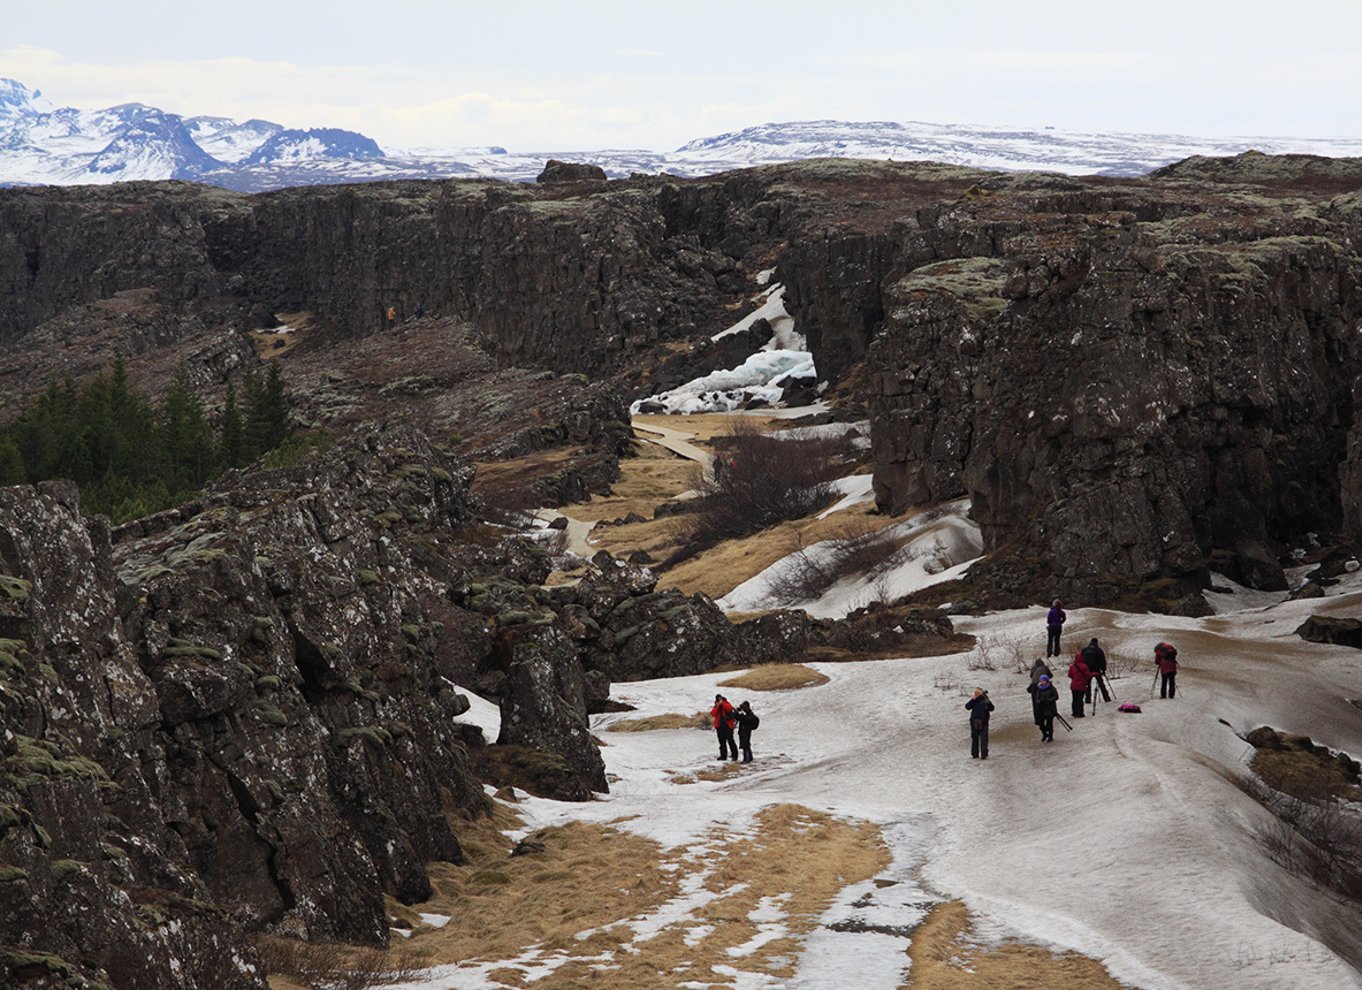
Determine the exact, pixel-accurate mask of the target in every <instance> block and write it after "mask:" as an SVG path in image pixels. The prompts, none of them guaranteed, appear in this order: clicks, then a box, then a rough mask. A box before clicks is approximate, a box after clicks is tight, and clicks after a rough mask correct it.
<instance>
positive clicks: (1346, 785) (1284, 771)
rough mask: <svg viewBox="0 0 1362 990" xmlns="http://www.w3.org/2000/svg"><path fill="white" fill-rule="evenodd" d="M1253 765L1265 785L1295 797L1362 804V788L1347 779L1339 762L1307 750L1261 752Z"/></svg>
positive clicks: (1267, 750)
mask: <svg viewBox="0 0 1362 990" xmlns="http://www.w3.org/2000/svg"><path fill="white" fill-rule="evenodd" d="M1251 766H1252V768H1253V772H1254V773H1256V774H1257V775H1258V776H1259V777H1261V778H1262V779H1263V781H1264V782H1265V783H1266V784H1268V785H1269V786H1271V787H1274V788H1276V789H1277V790H1279V791H1281V792H1282V793H1284V794H1290V795H1291V796H1292V797H1298V798H1303V799H1305V800H1307V801H1309V800H1317V799H1319V798H1324V797H1339V798H1343V799H1344V800H1345V801H1362V787H1359V786H1358V785H1357V784H1354V783H1353V782H1352V781H1351V780H1349V779H1348V777H1347V775H1346V774H1344V772H1343V769H1342V767H1340V766H1339V765H1338V762H1337V760H1334V759H1332V758H1329V757H1323V756H1317V755H1316V754H1315V753H1312V752H1309V751H1308V750H1301V749H1260V750H1258V751H1257V752H1256V753H1254V754H1253V762H1252V764H1251Z"/></svg>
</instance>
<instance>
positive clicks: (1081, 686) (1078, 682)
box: [1069, 653, 1096, 718]
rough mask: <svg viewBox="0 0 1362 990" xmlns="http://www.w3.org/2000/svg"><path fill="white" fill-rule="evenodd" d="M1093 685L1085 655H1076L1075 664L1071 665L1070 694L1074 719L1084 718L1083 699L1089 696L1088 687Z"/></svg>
mask: <svg viewBox="0 0 1362 990" xmlns="http://www.w3.org/2000/svg"><path fill="white" fill-rule="evenodd" d="M1091 683H1092V671H1091V670H1090V669H1089V668H1088V665H1087V664H1086V663H1084V662H1083V654H1082V653H1075V654H1074V662H1073V663H1071V664H1069V693H1070V694H1071V695H1073V716H1074V718H1082V717H1083V699H1084V698H1086V697H1087V696H1088V685H1089V684H1091ZM1094 711H1096V709H1094Z"/></svg>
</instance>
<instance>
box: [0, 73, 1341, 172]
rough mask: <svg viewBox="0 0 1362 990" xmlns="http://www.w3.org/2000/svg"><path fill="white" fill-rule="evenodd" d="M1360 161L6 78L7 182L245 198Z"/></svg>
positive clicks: (1103, 139)
mask: <svg viewBox="0 0 1362 990" xmlns="http://www.w3.org/2000/svg"><path fill="white" fill-rule="evenodd" d="M1250 150H1256V151H1261V152H1264V153H1266V154H1292V153H1296V154H1316V155H1328V156H1336V157H1348V156H1362V139H1308V138H1278V137H1257V136H1246V137H1234V138H1199V137H1189V136H1186V135H1176V134H1118V133H1082V132H1072V131H1061V130H1056V129H1053V128H1049V127H1041V128H1038V129H1018V128H1008V127H987V126H968V125H956V124H932V123H921V122H892V121H863V122H848V121H836V120H814V121H793V122H786V123H767V124H761V125H759V126H755V127H748V128H746V129H744V130H739V131H732V132H729V133H726V134H718V135H714V136H712V137H706V138H700V139H697V140H694V141H690V142H688V143H687V144H684V145H682V146H681V147H680V148H677V149H676V150H674V151H651V150H640V149H597V150H576V151H573V150H562V149H547V150H528V151H507V150H506V149H505V148H501V147H495V146H492V147H479V148H444V147H433V146H428V147H412V148H406V149H393V148H389V149H386V150H384V149H382V148H380V147H379V145H378V144H377V143H376V142H375V141H374V140H373V139H371V138H368V137H366V136H364V135H363V134H358V133H355V132H353V131H344V130H339V129H336V128H306V129H294V128H286V127H284V126H283V125H281V124H277V123H272V122H270V121H266V120H256V119H252V120H247V121H237V120H233V119H230V118H226V117H213V116H193V117H183V116H180V115H178V114H173V113H168V112H166V111H163V110H159V109H157V108H155V107H148V106H144V105H142V104H140V103H127V104H121V105H119V106H115V107H109V108H107V109H103V110H77V109H75V108H72V107H60V108H59V107H56V106H55V105H53V104H52V103H51V102H50V101H48V100H46V99H44V98H43V97H42V95H41V93H40V92H39V91H38V90H33V89H30V88H28V87H27V86H25V85H24V84H22V83H20V82H17V81H15V80H12V79H0V186H3V185H90V184H106V183H111V182H126V181H134V180H159V179H187V180H192V181H196V182H204V183H208V184H211V185H218V186H223V187H225V188H228V189H236V190H240V191H244V192H253V191H259V190H265V189H276V188H282V187H286V186H299V185H313V184H328V183H342V182H374V181H381V180H386V179H444V178H460V177H462V178H475V177H485V178H496V179H504V180H508V181H514V182H530V181H533V180H534V178H535V177H536V176H537V175H538V174H539V172H540V170H541V169H542V168H543V166H544V162H545V161H546V160H547V159H550V158H557V159H563V160H569V161H589V162H592V163H594V164H597V165H600V166H601V167H602V168H603V169H604V170H605V173H606V175H607V176H609V177H610V178H624V177H627V176H629V175H631V174H634V173H643V174H671V175H677V176H683V177H685V176H699V175H711V174H714V173H718V172H726V171H730V170H733V169H739V168H749V167H752V166H757V165H770V164H777V163H780V162H788V161H796V160H800V159H807V158H863V159H879V160H885V159H888V160H895V161H905V160H930V161H937V162H944V163H947V164H952V165H968V166H974V167H978V168H990V169H1001V170H1005V171H1052V172H1064V173H1068V174H1072V175H1110V176H1131V175H1142V174H1144V173H1146V172H1149V171H1151V170H1152V169H1155V168H1158V167H1159V166H1161V165H1167V164H1169V163H1170V162H1175V161H1179V160H1181V159H1183V158H1187V157H1190V156H1193V155H1209V156H1219V155H1236V154H1240V153H1242V152H1245V151H1250Z"/></svg>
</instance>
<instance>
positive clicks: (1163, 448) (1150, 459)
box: [0, 154, 1362, 608]
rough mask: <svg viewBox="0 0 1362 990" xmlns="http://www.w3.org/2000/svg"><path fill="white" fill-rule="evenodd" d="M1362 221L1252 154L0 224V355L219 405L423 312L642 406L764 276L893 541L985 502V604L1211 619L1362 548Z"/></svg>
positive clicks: (786, 176) (209, 200)
mask: <svg viewBox="0 0 1362 990" xmlns="http://www.w3.org/2000/svg"><path fill="white" fill-rule="evenodd" d="M1359 187H1362V175H1359V174H1358V172H1357V169H1356V167H1355V165H1354V164H1353V163H1349V162H1328V161H1323V160H1320V159H1312V158H1308V157H1304V156H1292V157H1287V158H1282V159H1272V158H1267V157H1266V156H1262V155H1254V154H1248V155H1244V156H1241V157H1240V158H1238V159H1233V160H1215V161H1211V162H1209V163H1208V161H1206V160H1196V159H1192V160H1189V161H1188V162H1186V163H1183V164H1181V165H1178V166H1173V167H1170V168H1169V169H1167V170H1165V171H1164V172H1162V173H1159V174H1156V175H1155V176H1153V177H1150V178H1147V179H1140V180H1112V179H1081V180H1080V179H1071V178H1062V177H1056V176H1035V175H1032V176H1024V175H1011V176H1008V175H998V174H991V173H985V172H980V171H977V170H970V169H965V168H959V167H954V166H934V165H924V164H893V163H871V162H861V163H853V162H837V161H810V162H802V163H798V164H793V165H786V166H778V167H769V168H762V169H755V170H751V171H746V172H737V173H731V174H728V175H724V176H716V177H712V178H708V179H697V180H676V179H668V178H656V177H653V178H637V179H632V180H625V181H619V182H601V181H582V182H569V183H559V184H544V185H542V186H539V187H527V186H517V185H508V184H503V183H497V182H486V181H470V182H460V181H451V182H446V183H394V184H388V185H381V186H363V187H341V188H327V189H300V190H287V191H282V192H277V193H271V194H266V195H261V196H257V197H243V196H236V195H233V194H229V193H224V192H222V191H218V190H207V189H200V188H194V187H190V186H183V185H174V184H162V185H154V186H123V187H117V188H114V189H109V190H92V189H83V190H43V191H35V190H10V191H6V192H3V193H0V217H2V218H3V220H0V229H4V230H5V231H7V234H6V235H5V237H4V238H2V239H0V287H2V288H3V289H4V290H5V291H4V293H3V294H0V299H2V300H4V301H3V302H0V338H2V339H3V340H4V341H6V345H5V346H6V351H7V353H8V354H9V355H16V354H23V353H27V351H26V349H25V346H24V342H25V341H26V340H32V341H39V340H47V341H57V340H60V341H62V343H63V347H62V348H61V350H59V351H57V350H54V349H52V348H50V347H44V348H41V351H42V353H44V354H48V355H59V358H56V357H50V358H49V360H51V361H58V360H59V361H60V364H59V365H57V366H52V365H49V367H48V369H47V371H48V373H47V374H44V373H43V370H42V369H39V368H34V367H33V366H31V365H26V364H25V365H24V367H25V370H24V372H23V374H22V375H15V376H14V377H13V378H12V379H11V380H17V379H20V378H22V382H20V385H19V387H20V388H22V387H24V383H31V382H35V381H42V380H45V378H47V377H49V376H50V374H51V373H52V372H54V371H56V370H57V368H58V367H60V369H61V370H62V371H63V372H68V373H69V371H70V365H71V363H72V362H77V361H79V360H80V356H81V354H82V348H81V347H80V343H81V342H83V341H85V340H87V339H91V340H93V339H94V337H95V336H97V334H96V332H95V330H94V329H93V328H102V329H100V330H99V331H98V333H99V334H102V335H103V336H100V337H99V338H98V339H99V340H100V341H101V343H98V344H94V343H92V344H91V346H90V350H89V351H88V352H87V353H90V354H93V353H94V352H96V351H98V350H99V349H100V348H101V347H103V348H108V347H112V346H114V343H115V342H116V341H117V340H119V339H120V334H119V330H118V328H119V327H120V326H126V327H127V328H128V329H129V331H132V330H133V328H134V327H135V328H136V330H135V332H132V333H130V334H129V336H130V337H131V338H132V339H134V340H136V341H139V342H140V346H143V347H145V348H147V349H149V350H154V349H156V348H157V347H159V346H161V344H162V343H163V342H175V341H180V342H183V341H186V340H193V341H200V342H202V343H201V345H195V346H200V348H201V351H202V353H203V354H204V355H205V358H204V363H205V366H208V371H207V372H206V375H207V376H208V377H212V376H213V375H215V374H216V375H219V376H220V374H221V373H222V372H221V370H220V368H221V367H222V366H224V365H227V364H230V363H231V362H233V361H237V360H239V359H240V357H239V355H238V353H237V350H236V345H235V344H234V341H239V338H240V330H241V328H243V327H250V326H263V325H267V324H270V323H273V322H275V320H276V317H275V316H274V314H277V313H289V312H297V311H306V312H308V313H311V314H313V317H314V318H315V319H316V320H317V321H318V322H319V323H320V324H321V325H322V326H325V327H327V328H329V331H328V332H329V333H330V334H331V336H330V337H328V338H326V339H327V340H329V341H330V344H329V346H331V347H332V348H335V349H336V352H337V353H343V352H344V350H345V349H346V347H347V346H348V345H342V344H340V343H339V341H341V340H344V339H345V338H346V336H347V335H348V336H349V338H350V339H362V340H366V341H370V340H373V339H375V334H379V335H380V336H379V337H378V339H380V340H381V333H382V328H383V323H384V320H383V313H384V311H385V309H386V307H387V306H389V305H392V306H394V307H396V309H397V310H398V313H399V319H400V320H404V319H406V318H407V317H409V316H410V315H411V314H413V313H414V312H415V310H416V307H417V306H418V304H421V303H424V304H425V307H426V311H427V312H428V313H436V314H441V315H442V316H444V317H446V318H448V319H451V320H453V321H454V324H453V325H458V326H465V325H466V326H468V327H469V328H470V332H471V335H472V336H471V338H469V339H472V340H474V341H476V343H477V346H478V347H481V348H482V349H483V350H484V351H485V353H487V354H488V355H490V359H491V361H492V362H493V363H494V364H495V365H497V366H500V367H502V368H510V367H521V368H523V367H525V366H536V367H544V368H551V369H554V370H555V371H559V372H562V371H575V372H583V373H586V374H588V375H590V376H593V377H613V378H614V379H615V380H616V381H617V382H618V383H620V384H621V385H623V386H624V387H625V388H626V389H627V390H629V391H631V392H634V393H635V394H648V392H651V391H655V390H656V388H655V386H658V385H663V386H666V387H669V386H670V385H672V384H675V382H676V381H677V380H678V379H679V380H684V376H685V375H687V374H689V373H691V372H696V373H702V372H703V371H707V370H710V369H708V368H701V367H699V365H700V364H702V363H703V362H704V360H705V357H704V356H703V355H707V354H709V353H710V351H709V350H706V349H705V348H703V347H702V348H696V347H695V346H693V345H694V343H695V342H696V341H697V340H700V339H702V338H707V337H708V336H709V335H710V334H712V333H714V332H717V331H718V330H721V329H723V328H724V327H725V326H727V325H729V324H730V323H731V322H732V321H733V319H734V318H735V313H739V312H740V307H741V306H742V305H744V300H746V299H747V298H748V297H749V296H750V293H751V291H752V289H753V286H754V284H755V277H756V274H757V273H758V272H759V271H762V270H764V269H768V268H771V267H774V268H775V269H776V274H775V276H774V277H775V279H776V280H778V281H780V282H782V283H784V284H785V286H786V295H785V300H786V305H787V306H788V307H789V309H790V312H791V313H792V314H793V315H794V317H795V319H796V323H797V325H798V326H799V328H800V330H801V332H802V333H804V334H805V335H806V336H807V339H808V342H809V346H810V348H811V349H812V351H813V352H814V356H815V358H816V363H817V367H818V370H819V372H820V374H821V375H822V376H823V377H824V378H826V379H829V380H832V381H834V382H838V381H842V380H846V381H848V382H855V383H857V384H856V385H855V386H854V387H853V388H852V390H851V392H852V394H851V398H853V399H855V400H856V401H857V402H860V403H867V402H868V404H869V408H870V409H871V412H872V420H873V434H874V444H875V459H876V486H877V489H876V490H877V493H878V496H879V500H880V502H881V504H882V505H883V506H884V507H885V508H886V509H889V510H892V511H899V510H901V509H902V508H904V507H905V506H907V505H909V504H912V503H917V502H924V501H933V500H939V499H944V498H950V497H955V496H958V495H969V496H970V497H971V498H972V499H973V501H974V505H975V514H976V517H977V518H978V520H979V521H980V523H981V524H982V526H983V529H984V536H985V540H986V545H987V548H988V549H989V550H990V551H992V554H993V557H992V560H993V564H992V566H991V567H985V568H982V569H980V570H979V571H978V572H977V574H976V578H979V577H981V576H982V578H983V579H984V580H985V581H986V582H987V583H988V584H990V585H991V586H1006V587H1009V588H1011V589H1012V590H1013V591H1015V592H1018V593H1024V594H1026V595H1033V596H1044V595H1046V594H1049V593H1052V592H1059V593H1064V594H1070V595H1077V596H1079V597H1081V598H1084V599H1086V600H1098V601H1111V600H1114V599H1116V598H1118V597H1120V596H1121V595H1124V594H1131V593H1136V592H1139V593H1141V594H1146V595H1148V594H1154V593H1157V595H1158V596H1161V597H1162V598H1163V599H1165V600H1166V601H1167V602H1168V603H1170V604H1171V603H1175V602H1177V601H1180V600H1181V599H1183V598H1185V597H1186V596H1187V595H1188V594H1193V597H1192V598H1191V599H1188V600H1187V601H1186V602H1184V603H1183V604H1182V605H1179V606H1178V607H1185V608H1195V607H1196V601H1195V596H1194V592H1195V591H1196V590H1197V588H1199V587H1201V586H1203V585H1204V584H1205V582H1206V580H1207V574H1208V573H1209V569H1212V568H1213V569H1215V570H1217V571H1220V572H1223V573H1226V574H1227V575H1229V576H1231V577H1235V578H1238V579H1241V580H1244V581H1246V582H1248V583H1251V584H1254V585H1261V586H1274V585H1279V584H1280V582H1281V580H1282V578H1281V571H1280V564H1279V561H1280V559H1281V557H1282V555H1283V554H1284V553H1285V552H1286V551H1287V550H1289V549H1290V548H1291V547H1292V546H1295V545H1298V544H1299V543H1300V542H1302V541H1304V540H1306V539H1307V534H1309V533H1312V532H1314V533H1317V534H1321V535H1323V536H1327V535H1328V534H1331V533H1340V532H1341V533H1344V534H1346V535H1350V536H1353V537H1355V536H1357V535H1358V532H1359V529H1362V520H1359V518H1358V515H1357V512H1356V505H1357V504H1358V501H1359V499H1360V498H1362V495H1359V492H1358V489H1357V478H1358V476H1359V470H1358V468H1357V466H1356V449H1357V448H1356V443H1357V441H1356V439H1355V435H1356V431H1357V430H1358V429H1359V427H1358V422H1357V410H1356V405H1355V401H1354V397H1353V384H1354V382H1355V380H1356V379H1357V377H1358V374H1359V372H1360V371H1362V354H1359V344H1358V337H1357V334H1356V332H1355V330H1356V326H1357V321H1358V319H1359V318H1362V313H1360V312H1359V306H1360V305H1362V304H1360V303H1359V297H1358V293H1357V290H1356V285H1357V280H1358V253H1357V251H1358V248H1357V245H1358V237H1359V229H1360V228H1359V207H1358V203H1359V200H1358V196H1359V193H1358V192H1357V189H1358V188H1359ZM139 294H140V295H139ZM87 335H90V336H87ZM460 339H462V338H460ZM208 341H211V342H212V343H211V344H209V343H208ZM317 346H319V347H320V346H324V345H323V344H322V343H319V344H318V345H317ZM365 346H368V347H371V348H372V347H373V346H374V345H373V344H366V345H365ZM436 347H437V348H438V344H436ZM299 350H300V353H305V352H306V351H305V349H303V348H300V349H299ZM423 353H425V352H423ZM678 355H681V356H682V357H681V361H680V364H681V365H684V367H682V366H679V365H678V363H677V362H678ZM687 361H692V362H694V363H693V364H687ZM21 364H23V362H17V363H15V362H11V367H19V366H20V365H21ZM657 376H662V377H661V378H657ZM417 377H419V376H417ZM655 379H656V380H655ZM386 384H388V383H386V382H385V383H382V384H380V385H379V386H378V387H379V388H382V387H383V386H384V385H386ZM645 390H646V391H645ZM418 391H419V389H418ZM437 391H440V390H439V389H437ZM341 401H342V403H344V402H345V401H347V400H341ZM1350 431H1353V432H1354V439H1353V441H1352V445H1351V446H1350V442H1349V434H1350ZM1350 451H1351V452H1350ZM1142 588H1143V589H1144V590H1143V591H1142V592H1141V590H1140V589H1142Z"/></svg>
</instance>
